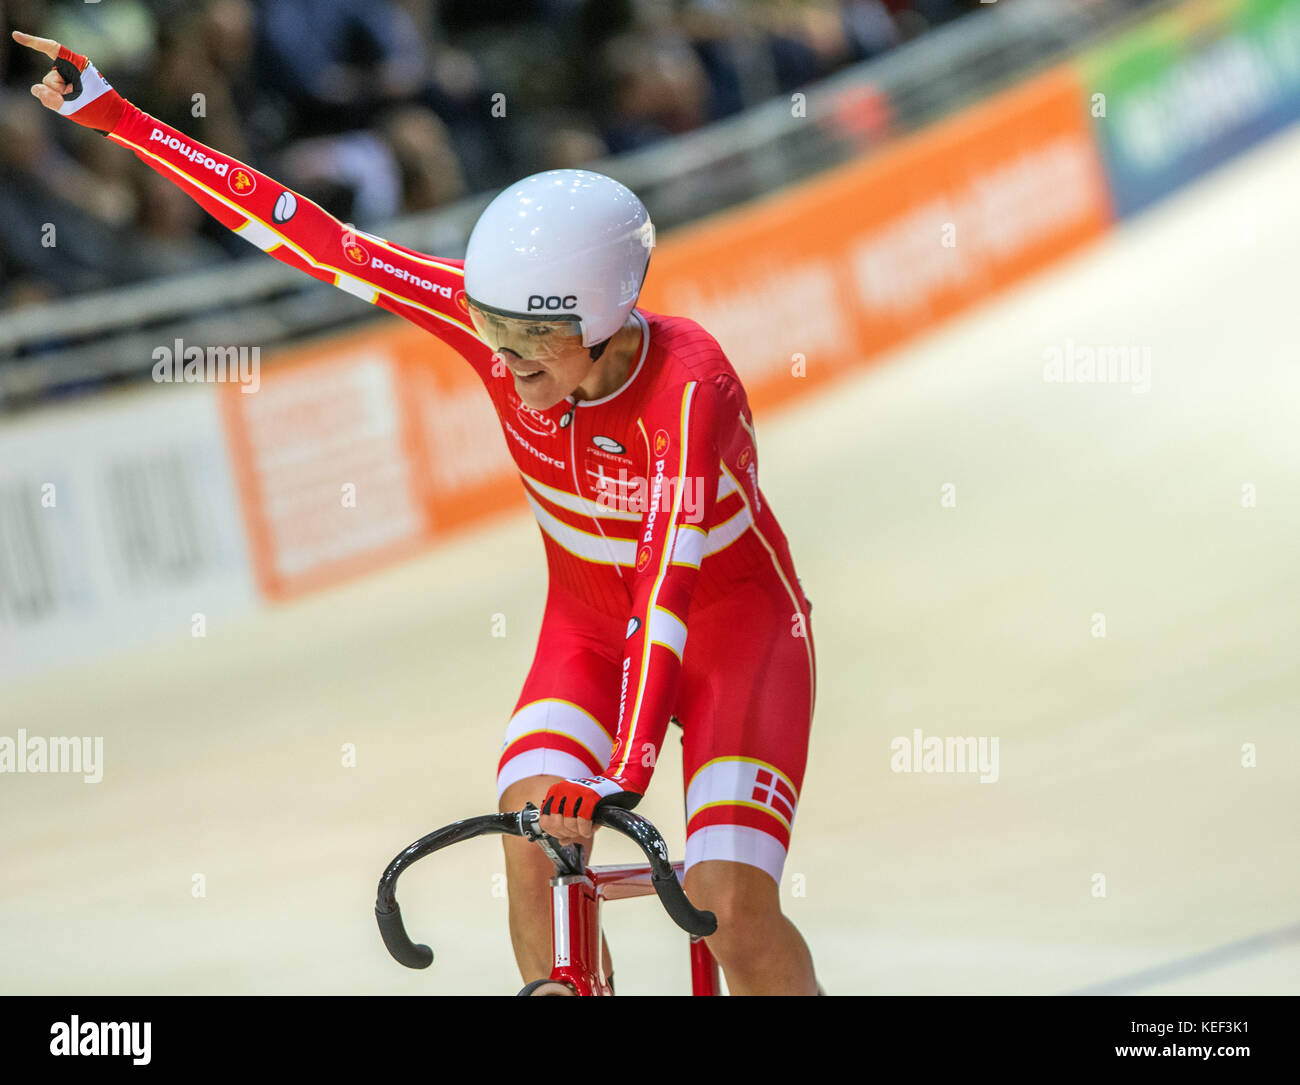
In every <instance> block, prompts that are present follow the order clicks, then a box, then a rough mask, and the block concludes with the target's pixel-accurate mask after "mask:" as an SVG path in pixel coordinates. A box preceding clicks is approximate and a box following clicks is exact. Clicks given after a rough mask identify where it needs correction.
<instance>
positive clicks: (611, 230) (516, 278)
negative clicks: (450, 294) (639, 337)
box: [465, 170, 655, 347]
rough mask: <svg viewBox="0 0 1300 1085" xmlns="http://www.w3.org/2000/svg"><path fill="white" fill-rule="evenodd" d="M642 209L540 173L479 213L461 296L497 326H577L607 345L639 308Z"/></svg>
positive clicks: (610, 193)
mask: <svg viewBox="0 0 1300 1085" xmlns="http://www.w3.org/2000/svg"><path fill="white" fill-rule="evenodd" d="M654 243H655V235H654V225H653V224H652V223H651V221H650V215H649V214H648V213H647V211H646V209H645V205H644V204H643V203H642V202H641V201H640V200H639V199H637V197H636V195H635V194H634V193H633V192H632V191H631V189H629V188H627V187H626V186H625V185H622V184H619V182H618V181H615V180H614V179H613V178H612V177H606V176H605V175H604V174H603V173H593V172H591V171H590V170H547V171H546V172H545V173H534V174H533V175H532V176H531V177H525V178H524V179H523V180H522V181H517V182H516V183H515V184H513V185H511V186H510V187H509V188H507V189H505V191H503V192H502V193H500V195H498V196H497V197H496V199H494V200H493V201H492V202H491V203H490V204H488V205H487V207H486V208H485V209H484V211H483V214H481V215H480V216H479V219H478V222H477V223H475V224H474V229H473V231H472V232H471V233H470V235H469V244H468V247H467V248H466V250H465V296H466V298H467V299H468V300H469V301H471V302H472V303H473V304H474V305H476V306H478V307H479V308H480V309H483V310H485V311H486V312H491V313H495V314H497V315H498V316H505V317H512V318H524V319H529V318H532V319H535V318H538V317H542V318H544V319H548V320H557V319H564V318H571V319H576V320H577V321H578V324H579V327H580V328H581V330H582V345H583V346H584V347H595V346H597V345H599V344H603V343H604V342H605V341H607V340H608V339H609V338H610V337H611V336H612V335H613V334H614V333H615V332H616V331H618V329H619V328H621V327H622V326H623V321H624V320H626V319H627V314H628V313H630V312H631V311H632V306H634V305H635V304H636V299H637V295H639V294H640V293H641V284H642V283H643V282H644V281H645V273H646V268H647V266H648V265H649V263H650V250H651V249H652V248H654Z"/></svg>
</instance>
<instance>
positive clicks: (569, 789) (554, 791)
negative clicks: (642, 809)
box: [538, 776, 641, 844]
mask: <svg viewBox="0 0 1300 1085" xmlns="http://www.w3.org/2000/svg"><path fill="white" fill-rule="evenodd" d="M640 801H641V796H640V795H638V794H637V793H636V792H635V791H625V790H624V789H623V785H622V784H620V783H619V782H618V781H617V780H614V779H611V778H610V777H607V776H586V777H583V778H582V779H573V780H561V781H560V782H559V783H558V784H552V785H551V789H550V790H549V791H548V792H547V793H546V798H545V799H543V800H542V816H541V817H540V818H539V819H538V826H539V827H540V828H541V830H542V832H544V833H549V834H550V835H551V836H553V837H555V839H556V840H558V841H559V842H560V843H561V844H590V842H591V835H592V826H591V818H592V815H593V814H594V813H595V812H596V810H597V809H598V808H599V807H601V806H621V807H623V809H624V810H631V809H632V808H633V807H634V806H636V804H637V803H639V802H640Z"/></svg>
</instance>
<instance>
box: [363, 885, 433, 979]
mask: <svg viewBox="0 0 1300 1085" xmlns="http://www.w3.org/2000/svg"><path fill="white" fill-rule="evenodd" d="M375 919H376V920H377V921H378V923H379V935H380V937H381V938H383V940H384V945H385V946H387V947H388V952H389V953H391V954H392V955H393V960H395V961H396V962H397V963H398V964H404V965H406V967H407V968H428V967H429V965H431V964H432V963H433V950H431V949H430V948H429V947H428V946H418V945H416V944H415V943H414V942H412V941H411V936H410V935H408V934H407V933H406V927H405V926H403V924H402V909H401V907H400V906H399V905H398V903H397V902H396V901H393V910H392V911H391V912H381V911H380V910H379V906H378V905H376V906H375Z"/></svg>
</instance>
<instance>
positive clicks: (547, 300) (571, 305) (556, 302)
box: [528, 294, 578, 313]
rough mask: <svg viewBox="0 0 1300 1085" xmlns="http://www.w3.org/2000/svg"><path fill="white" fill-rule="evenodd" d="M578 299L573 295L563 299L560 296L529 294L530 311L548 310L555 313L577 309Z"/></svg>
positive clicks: (566, 295)
mask: <svg viewBox="0 0 1300 1085" xmlns="http://www.w3.org/2000/svg"><path fill="white" fill-rule="evenodd" d="M577 307H578V299H577V297H576V296H575V295H573V294H565V295H564V296H563V297H561V296H560V295H559V294H546V295H542V294H529V295H528V311H529V312H530V313H531V312H534V311H535V310H537V309H546V310H548V311H550V312H554V311H555V310H557V309H576V308H577Z"/></svg>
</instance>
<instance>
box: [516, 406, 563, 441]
mask: <svg viewBox="0 0 1300 1085" xmlns="http://www.w3.org/2000/svg"><path fill="white" fill-rule="evenodd" d="M515 414H517V415H518V416H519V424H520V425H521V426H523V427H524V429H526V430H528V432H529V433H534V434H536V435H537V436H538V437H554V436H555V432H556V429H557V427H556V424H555V422H554V420H553V419H550V418H547V417H546V415H544V414H542V412H541V411H539V410H536V409H534V408H533V407H530V406H528V404H527V403H524V402H523V401H520V402H519V403H516V404H515Z"/></svg>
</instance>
